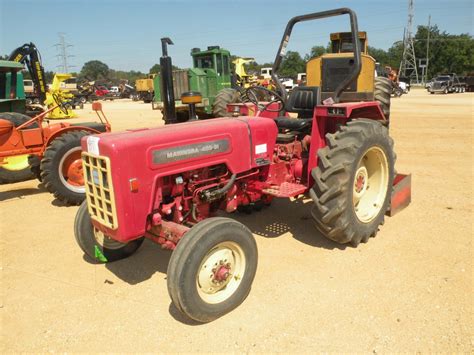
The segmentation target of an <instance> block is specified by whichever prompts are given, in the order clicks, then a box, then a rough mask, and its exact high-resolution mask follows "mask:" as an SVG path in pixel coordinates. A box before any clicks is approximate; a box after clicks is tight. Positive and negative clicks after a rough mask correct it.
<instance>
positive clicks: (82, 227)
mask: <svg viewBox="0 0 474 355" xmlns="http://www.w3.org/2000/svg"><path fill="white" fill-rule="evenodd" d="M74 236H75V238H76V242H77V244H78V245H79V247H80V248H81V249H82V251H83V252H84V254H86V255H87V256H88V257H90V258H91V259H93V260H94V261H97V262H100V263H107V262H112V261H117V260H121V259H124V258H127V257H129V256H130V255H132V254H134V253H135V252H136V251H137V250H138V248H139V247H140V245H142V243H143V240H144V239H145V238H143V237H142V238H139V239H135V240H132V241H131V242H128V243H121V242H118V241H116V240H114V239H112V238H109V237H107V236H106V235H104V234H101V233H100V232H99V231H97V230H96V229H95V228H94V226H93V225H92V222H91V216H90V214H89V211H88V209H87V201H84V202H83V203H82V204H81V206H80V207H79V210H78V211H77V213H76V219H75V220H74ZM99 236H101V237H102V238H99Z"/></svg>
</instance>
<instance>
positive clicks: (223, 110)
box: [212, 88, 242, 117]
mask: <svg viewBox="0 0 474 355" xmlns="http://www.w3.org/2000/svg"><path fill="white" fill-rule="evenodd" d="M239 102H242V99H241V97H240V93H239V92H238V91H237V90H235V89H230V88H227V89H222V90H221V91H219V92H218V93H217V95H216V98H215V100H214V104H213V105H212V115H213V117H230V116H231V115H232V114H231V113H230V112H227V105H228V104H235V103H239Z"/></svg>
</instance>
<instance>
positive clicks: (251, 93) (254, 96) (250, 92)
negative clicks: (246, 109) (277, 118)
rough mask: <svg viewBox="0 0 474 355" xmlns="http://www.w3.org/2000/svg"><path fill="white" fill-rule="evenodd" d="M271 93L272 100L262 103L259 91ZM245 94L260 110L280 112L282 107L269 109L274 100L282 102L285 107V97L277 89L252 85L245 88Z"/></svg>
mask: <svg viewBox="0 0 474 355" xmlns="http://www.w3.org/2000/svg"><path fill="white" fill-rule="evenodd" d="M262 92H263V93H264V94H269V95H270V98H271V99H270V102H268V103H267V104H261V103H260V102H259V100H258V94H259V93H262ZM245 94H246V96H247V98H248V99H249V101H250V102H251V103H253V104H254V105H256V106H257V107H258V110H259V111H268V112H280V111H281V110H282V109H276V110H275V109H269V108H268V107H269V106H270V105H271V104H273V103H274V102H281V104H282V107H285V99H284V98H283V97H282V96H281V95H280V94H279V93H278V92H276V91H273V90H270V89H267V88H266V87H264V86H250V87H249V88H247V89H246V90H245Z"/></svg>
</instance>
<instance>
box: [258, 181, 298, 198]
mask: <svg viewBox="0 0 474 355" xmlns="http://www.w3.org/2000/svg"><path fill="white" fill-rule="evenodd" d="M306 189H307V187H306V186H305V185H300V184H292V183H290V182H284V183H283V184H281V185H275V186H272V187H269V188H268V189H264V190H263V191H262V192H263V193H264V194H266V195H270V196H275V197H295V196H298V195H301V194H303V193H305V192H306Z"/></svg>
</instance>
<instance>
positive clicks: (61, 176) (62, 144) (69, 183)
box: [40, 131, 90, 205]
mask: <svg viewBox="0 0 474 355" xmlns="http://www.w3.org/2000/svg"><path fill="white" fill-rule="evenodd" d="M89 134H90V133H89V132H86V131H74V132H70V133H65V134H62V135H61V136H59V137H58V138H56V139H55V140H53V142H52V143H51V144H50V145H49V146H48V148H47V149H46V151H45V153H44V157H43V159H42V160H41V167H40V169H41V180H42V181H43V183H44V186H45V187H46V189H47V190H48V191H49V192H51V193H52V194H54V197H56V198H57V199H58V200H61V201H63V202H64V203H66V204H70V205H79V204H81V202H82V201H84V198H85V187H84V177H83V175H82V159H81V152H82V150H81V138H82V137H85V136H87V135H89Z"/></svg>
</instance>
